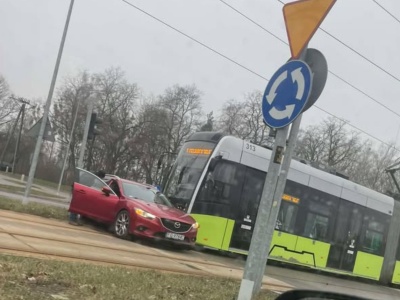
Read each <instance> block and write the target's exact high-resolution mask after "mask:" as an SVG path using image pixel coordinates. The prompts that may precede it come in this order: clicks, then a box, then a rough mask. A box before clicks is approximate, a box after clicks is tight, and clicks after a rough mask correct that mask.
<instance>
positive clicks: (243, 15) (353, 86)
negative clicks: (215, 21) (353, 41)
mask: <svg viewBox="0 0 400 300" xmlns="http://www.w3.org/2000/svg"><path fill="white" fill-rule="evenodd" d="M219 1H220V2H221V3H223V4H224V5H226V6H227V7H229V8H230V9H232V10H233V11H235V12H236V13H238V14H239V15H241V16H242V17H244V18H245V19H247V20H249V21H250V22H251V23H253V24H255V25H256V26H257V27H259V28H261V29H262V30H264V31H265V32H267V33H268V34H270V35H271V36H273V37H274V38H276V39H277V40H279V41H280V42H282V43H284V44H285V45H289V43H287V42H286V41H285V40H283V39H281V38H280V37H278V36H277V35H275V34H274V33H272V32H271V31H270V30H268V29H267V28H265V27H264V26H262V25H261V24H259V23H257V22H256V21H254V20H252V19H251V18H250V17H248V16H247V15H245V14H244V13H242V12H241V11H239V10H238V9H236V8H235V7H233V6H232V5H230V4H228V3H227V2H225V1H224V0H219ZM278 2H280V3H282V4H285V3H284V2H283V1H281V0H278ZM320 29H321V28H320ZM321 30H323V29H321ZM323 32H325V33H326V34H328V35H329V36H331V37H332V38H334V39H335V40H337V41H338V42H340V43H341V44H343V45H344V46H346V47H348V48H349V49H351V50H352V51H355V53H358V52H357V51H356V50H354V49H353V48H351V47H349V46H348V45H346V44H345V43H343V42H342V41H340V40H339V39H337V38H336V37H335V36H333V35H331V34H330V33H329V32H327V31H325V30H323ZM358 55H360V56H361V57H362V58H364V59H365V60H367V61H368V62H370V63H371V64H372V65H374V66H376V67H377V68H379V69H380V70H382V71H383V72H385V73H386V74H388V75H390V76H392V77H393V78H395V79H396V80H397V81H399V82H400V79H398V78H397V77H395V76H394V75H392V74H391V73H389V72H388V71H386V70H384V69H383V68H381V67H380V66H379V65H377V64H375V63H374V62H373V61H371V60H369V59H368V58H366V57H365V56H363V55H362V54H360V53H358ZM328 72H329V73H330V74H332V75H333V76H335V77H336V78H338V79H339V80H341V81H342V82H344V83H345V84H347V85H348V86H350V87H352V88H353V89H355V90H356V91H358V92H360V93H361V94H363V95H364V96H366V97H368V98H369V99H370V100H372V101H373V102H375V103H376V104H378V105H380V106H382V107H383V108H385V109H386V110H388V111H390V112H391V113H393V114H395V115H396V116H397V117H399V118H400V113H397V112H396V111H394V110H393V109H391V108H390V107H388V106H386V105H385V104H383V103H382V102H380V101H379V100H377V99H375V98H374V97H372V96H371V95H369V94H367V93H366V92H364V91H363V90H361V89H360V88H358V87H356V86H355V85H354V84H351V83H350V82H349V81H347V80H346V79H344V78H343V77H341V76H339V75H337V74H336V73H334V72H332V71H330V70H328Z"/></svg>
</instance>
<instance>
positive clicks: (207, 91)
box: [0, 0, 400, 154]
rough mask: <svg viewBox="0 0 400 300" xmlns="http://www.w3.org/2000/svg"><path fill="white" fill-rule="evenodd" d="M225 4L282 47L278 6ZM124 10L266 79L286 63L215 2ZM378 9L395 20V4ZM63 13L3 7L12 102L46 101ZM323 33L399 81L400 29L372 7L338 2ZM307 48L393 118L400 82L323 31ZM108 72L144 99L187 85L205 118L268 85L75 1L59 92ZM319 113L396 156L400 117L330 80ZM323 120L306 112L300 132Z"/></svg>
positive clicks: (155, 30)
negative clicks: (77, 79) (391, 148)
mask: <svg viewBox="0 0 400 300" xmlns="http://www.w3.org/2000/svg"><path fill="white" fill-rule="evenodd" d="M226 1H227V2H228V3H229V4H231V5H232V6H234V7H235V8H236V9H238V10H239V11H241V12H242V13H244V14H246V15H247V16H248V17H250V18H251V19H252V20H254V21H256V22H258V23H259V24H261V25H262V26H263V27H265V28H266V29H268V30H270V31H271V32H273V33H274V34H275V35H277V36H279V37H280V38H281V39H284V40H285V41H286V40H287V37H286V31H285V25H284V21H283V16H282V4H281V3H279V1H277V0H234V1H229V0H226ZM130 2H131V3H132V4H135V5H136V6H138V7H140V8H142V9H143V10H145V11H147V12H148V13H150V14H153V15H154V16H156V17H158V18H160V19H162V20H163V21H165V22H167V23H168V24H170V25H172V26H174V27H176V28H178V29H179V30H181V31H183V32H184V33H186V34H188V35H190V36H192V37H194V38H196V39H197V40H199V41H201V42H203V43H204V44H206V45H208V46H210V47H212V48H214V49H215V50H217V51H219V52H221V53H223V54H224V55H226V56H228V57H230V58H231V59H233V60H235V61H237V62H239V63H240V64H242V65H244V66H246V67H247V68H249V69H251V70H253V71H255V72H257V73H259V74H261V75H262V76H264V77H265V78H270V77H271V76H272V75H273V73H274V72H275V71H276V70H277V69H278V68H279V67H280V66H281V65H282V64H284V63H285V62H286V61H287V59H288V58H289V56H290V50H289V47H288V46H287V45H285V44H283V43H282V42H280V41H278V40H277V39H275V38H274V37H272V36H271V35H269V34H267V33H266V32H265V31H263V30H262V29H260V28H259V27H257V26H256V25H254V24H252V23H250V22H249V21H248V20H246V19H244V18H243V17H242V16H240V15H238V14H237V13H236V12H234V11H232V10H231V9H230V8H229V7H227V6H226V5H224V4H223V3H221V2H220V1H218V0H196V1H194V0H169V1H167V0H141V1H138V0H130ZM285 2H288V1H287V0H286V1H285ZM377 2H379V3H380V4H381V5H382V6H384V7H385V8H386V9H387V10H388V11H390V12H391V13H392V14H394V15H395V16H396V17H397V18H400V1H398V0H377ZM69 3H70V1H69V0H0V74H2V75H3V76H4V77H5V78H6V79H7V81H8V83H9V84H10V87H11V89H12V91H13V92H14V93H15V94H16V95H18V96H23V97H26V98H42V99H46V97H47V94H48V90H49V85H50V81H51V76H52V73H53V69H54V64H55V60H56V56H57V51H58V47H59V42H60V39H61V35H62V30H63V27H64V23H65V19H66V15H67V11H68V6H69ZM322 28H323V29H325V30H326V31H328V32H329V33H331V34H332V35H334V36H336V37H337V38H339V39H340V40H341V41H342V42H344V43H346V44H348V45H349V46H351V47H353V48H354V49H356V50H357V51H359V52H360V53H361V54H362V55H364V56H365V57H368V58H369V59H371V60H372V61H374V62H375V63H377V64H378V65H380V66H381V67H383V68H384V69H385V70H387V71H388V72H390V73H392V74H393V75H395V76H396V77H398V78H400V23H399V22H397V21H396V20H394V19H393V18H392V17H391V16H390V15H389V14H387V13H386V12H385V11H384V10H382V8H380V7H379V6H378V5H377V4H376V3H375V2H374V1H373V0H338V1H337V3H336V4H335V6H334V7H333V9H332V10H331V12H330V14H329V15H328V16H327V18H326V19H325V21H324V22H323V24H322ZM309 47H312V48H317V49H319V50H320V51H322V53H324V55H325V56H326V58H327V61H328V65H329V70H330V71H332V72H334V73H335V74H337V75H339V76H341V77H342V78H343V79H345V80H347V81H348V82H350V83H351V84H352V85H354V86H356V87H357V88H359V89H361V90H362V91H363V92H365V93H366V94H368V95H369V96H371V97H373V98H375V99H376V100H377V101H379V102H381V103H382V104H384V105H385V106H387V107H389V108H390V109H391V110H393V111H395V112H396V113H397V114H399V115H400V82H399V81H397V80H395V79H393V78H392V77H390V76H388V75H387V74H385V73H384V72H382V71H381V70H379V69H377V68H376V67H374V66H373V65H371V64H370V63H368V62H367V61H365V60H364V59H363V58H361V57H360V56H358V55H356V54H354V53H353V52H351V51H350V50H348V49H347V48H346V47H344V46H343V45H341V44H340V43H339V42H338V41H335V40H334V39H333V38H332V37H329V36H328V35H327V34H325V33H324V32H322V31H321V30H319V31H317V33H316V34H315V36H314V38H313V39H312V40H311V42H310V44H309ZM110 66H120V67H121V68H122V69H123V70H124V71H125V72H126V75H127V78H128V80H129V81H131V82H136V83H137V84H138V86H139V87H140V88H141V89H142V90H143V92H144V93H145V94H154V95H157V94H160V93H162V92H163V91H164V89H165V88H167V87H169V86H171V85H173V84H176V83H178V84H182V85H184V84H192V83H194V84H196V85H197V87H198V88H199V89H200V90H201V91H203V93H204V94H203V103H204V107H203V110H204V111H205V112H209V111H211V110H214V111H215V112H216V113H217V112H218V110H219V109H220V108H221V106H222V104H223V103H224V101H226V100H228V99H233V98H234V99H240V98H241V97H242V96H243V94H244V93H246V92H250V91H253V90H256V89H258V90H262V91H264V89H265V87H266V84H267V82H266V81H265V80H263V79H261V78H259V77H257V76H256V75H254V74H252V73H250V72H248V71H246V70H244V69H242V68H240V67H238V66H237V65H235V64H233V63H232V62H229V61H227V60H226V59H224V58H221V57H220V56H218V55H216V54H215V53H213V52H212V51H210V50H208V49H205V48H204V47H202V46H200V45H198V44H196V43H195V42H193V41H191V40H189V39H188V38H186V37H184V36H182V35H180V34H178V33H176V32H174V31H173V30H171V29H170V28H168V27H166V26H165V25H162V24H160V23H159V22H157V21H155V20H153V19H151V18H150V17H149V16H146V15H145V14H143V13H142V12H139V11H138V10H136V9H134V8H132V7H130V6H128V5H127V4H126V3H124V2H123V1H121V0H75V6H74V10H73V14H72V19H71V23H70V28H69V31H68V36H67V41H66V45H65V48H64V54H63V58H62V62H61V66H60V72H59V77H58V83H60V82H61V80H62V78H63V77H66V76H73V75H75V74H77V72H79V71H80V70H88V71H90V72H101V71H103V70H104V69H106V68H108V67H110ZM316 104H317V105H318V106H319V107H321V108H322V109H324V110H326V111H328V112H330V113H331V114H334V115H336V116H337V117H340V118H343V119H345V120H347V121H349V122H350V123H351V124H352V125H354V126H356V127H358V128H360V129H362V130H364V131H366V132H367V133H369V134H370V135H372V136H375V137H378V138H380V139H382V140H384V141H385V142H396V144H397V146H398V148H399V149H400V134H399V131H400V117H399V116H397V115H396V114H394V113H392V112H390V111H388V110H387V109H385V108H383V107H381V106H379V105H378V104H377V103H375V102H374V101H372V100H371V99H369V98H368V97H367V96H365V95H363V94H362V93H360V92H358V91H356V90H355V89H354V88H352V87H350V86H348V85H346V84H345V83H343V82H342V81H340V80H339V79H337V78H335V77H334V76H332V75H331V74H329V76H328V82H327V85H326V87H325V90H324V92H323V94H322V96H321V97H320V99H319V100H318V101H317V103H316ZM260 105H261V104H260ZM327 117H328V115H327V114H325V113H324V112H322V111H320V110H318V109H317V108H315V107H314V108H311V109H310V110H308V111H307V112H306V113H305V114H304V116H303V123H302V127H305V126H307V125H312V124H317V123H319V122H320V121H321V120H322V119H325V118H327ZM399 154H400V153H399Z"/></svg>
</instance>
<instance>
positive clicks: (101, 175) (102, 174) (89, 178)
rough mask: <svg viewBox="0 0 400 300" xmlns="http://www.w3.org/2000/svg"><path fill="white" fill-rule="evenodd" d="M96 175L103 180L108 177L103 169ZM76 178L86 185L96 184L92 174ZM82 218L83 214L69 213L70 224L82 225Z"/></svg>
mask: <svg viewBox="0 0 400 300" xmlns="http://www.w3.org/2000/svg"><path fill="white" fill-rule="evenodd" d="M94 175H96V176H97V177H99V178H100V179H101V180H103V179H104V178H105V177H106V172H104V171H103V170H99V171H97V172H96V173H94ZM76 180H78V182H79V183H82V184H84V185H86V186H92V185H93V184H94V182H92V181H93V177H92V176H87V178H75V181H76ZM80 219H81V216H80V215H79V214H75V213H72V212H70V213H69V224H71V225H75V226H78V225H81V224H80Z"/></svg>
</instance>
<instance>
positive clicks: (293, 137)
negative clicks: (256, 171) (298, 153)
mask: <svg viewBox="0 0 400 300" xmlns="http://www.w3.org/2000/svg"><path fill="white" fill-rule="evenodd" d="M302 115H303V114H301V115H300V116H298V117H297V119H296V120H294V122H293V123H292V125H291V128H290V134H289V139H288V146H287V147H286V150H285V155H284V158H283V162H282V168H281V172H280V174H279V178H278V182H277V184H276V189H275V194H274V199H273V202H272V207H271V210H270V213H269V217H268V222H267V224H266V226H267V228H266V233H267V235H266V238H264V239H265V241H266V246H265V247H266V249H267V250H266V255H265V256H264V257H263V260H262V261H261V263H260V266H263V267H262V268H259V270H258V271H259V273H258V274H257V276H256V280H255V282H254V289H253V290H254V291H255V292H258V291H259V290H260V289H261V285H262V280H263V277H264V273H265V268H266V265H267V260H268V252H269V249H271V241H272V237H273V235H274V230H275V225H276V219H277V217H278V213H279V209H280V206H281V201H282V196H283V192H284V190H285V186H286V179H287V176H288V173H289V169H290V163H291V161H292V156H293V152H294V149H295V147H296V141H297V135H298V133H299V129H300V123H301V118H302Z"/></svg>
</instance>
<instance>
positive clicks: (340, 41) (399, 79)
mask: <svg viewBox="0 0 400 300" xmlns="http://www.w3.org/2000/svg"><path fill="white" fill-rule="evenodd" d="M220 1H221V2H223V1H222V0H220ZM277 1H278V2H279V3H282V4H283V5H285V4H286V3H285V2H283V1H282V0H277ZM372 1H374V2H376V1H375V0H372ZM376 3H377V2H376ZM377 4H378V3H377ZM378 5H379V4H378ZM318 30H321V31H322V32H323V33H325V34H326V35H328V36H330V37H331V38H333V39H334V40H335V41H337V42H338V43H340V44H342V45H343V46H344V47H346V48H347V49H349V50H350V51H352V52H353V53H355V54H357V55H358V56H360V57H362V58H363V59H364V60H366V61H368V62H369V63H370V64H371V65H373V66H375V67H376V68H378V69H379V70H381V71H382V72H384V73H386V74H387V75H389V76H390V77H392V78H393V79H394V80H396V81H398V82H400V78H398V77H397V76H395V75H393V74H392V73H390V72H389V71H388V70H386V69H385V68H383V67H381V66H380V65H378V64H377V63H375V62H373V61H372V60H371V59H369V58H368V57H366V56H365V55H363V54H361V53H360V52H359V51H357V50H356V49H354V48H352V47H351V46H349V45H347V44H346V43H345V42H343V41H342V40H340V39H339V38H337V37H336V36H334V35H333V34H331V33H330V32H328V31H327V30H325V29H324V28H322V27H319V28H318Z"/></svg>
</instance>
